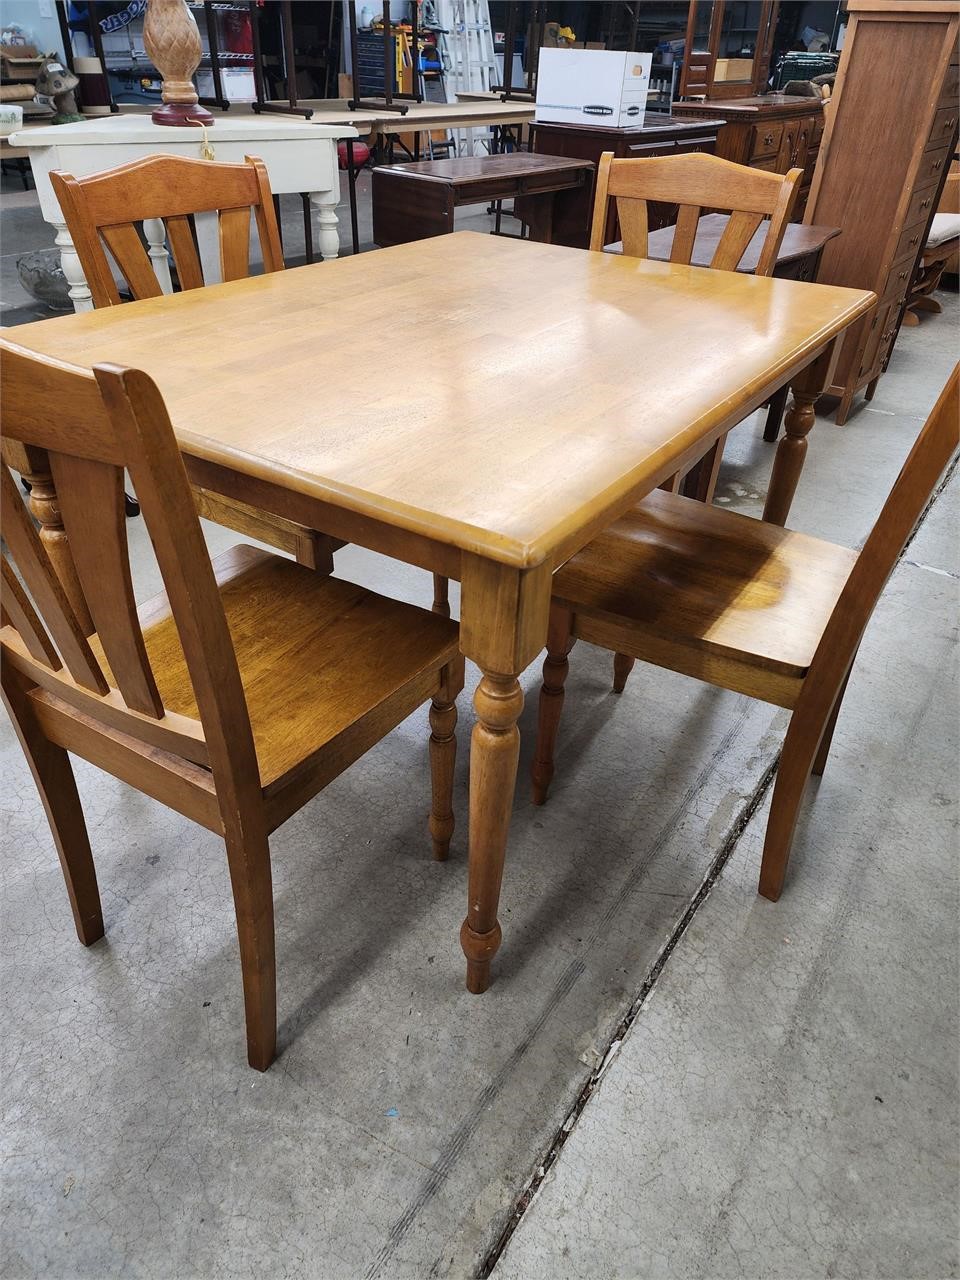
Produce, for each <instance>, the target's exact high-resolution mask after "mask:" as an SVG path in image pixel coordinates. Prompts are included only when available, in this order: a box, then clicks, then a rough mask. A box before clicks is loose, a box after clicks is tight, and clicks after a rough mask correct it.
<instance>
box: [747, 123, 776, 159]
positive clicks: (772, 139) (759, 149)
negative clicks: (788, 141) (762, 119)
mask: <svg viewBox="0 0 960 1280" xmlns="http://www.w3.org/2000/svg"><path fill="white" fill-rule="evenodd" d="M782 138H783V123H782V121H781V122H780V123H779V124H778V123H777V122H776V121H773V122H771V123H770V124H756V125H754V126H753V138H752V141H751V144H750V158H751V160H753V159H757V160H759V159H762V158H763V157H764V156H775V155H776V154H777V152H778V151H779V150H780V141H781V139H782Z"/></svg>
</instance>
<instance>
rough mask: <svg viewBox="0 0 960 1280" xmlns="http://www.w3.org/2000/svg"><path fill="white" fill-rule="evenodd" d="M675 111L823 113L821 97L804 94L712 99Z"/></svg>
mask: <svg viewBox="0 0 960 1280" xmlns="http://www.w3.org/2000/svg"><path fill="white" fill-rule="evenodd" d="M674 110H675V111H677V112H679V113H680V114H681V115H700V114H703V115H705V116H709V115H718V116H723V117H726V116H743V117H745V118H746V119H752V118H754V117H756V116H760V115H764V114H766V115H770V114H771V113H775V112H776V113H780V114H782V115H793V114H797V115H802V114H804V113H807V114H812V113H815V112H819V111H822V110H823V99H822V98H807V97H804V96H803V95H801V94H791V93H761V94H757V95H756V96H755V97H752V98H723V99H719V98H718V99H711V100H710V101H709V102H678V103H676V104H675V105H674Z"/></svg>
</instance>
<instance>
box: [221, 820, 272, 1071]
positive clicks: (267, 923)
mask: <svg viewBox="0 0 960 1280" xmlns="http://www.w3.org/2000/svg"><path fill="white" fill-rule="evenodd" d="M247 817H251V815H243V817H241V816H240V815H238V816H237V820H236V821H235V822H232V823H229V824H228V825H227V830H226V832H225V835H224V839H225V841H226V846H227V861H228V863H229V865H230V883H231V885H232V887H233V902H234V907H235V909H236V913H237V936H238V938H239V940H240V969H241V972H242V974H243V1005H244V1011H245V1014H246V1022H247V1061H248V1062H249V1063H250V1066H251V1067H254V1068H255V1069H256V1070H257V1071H266V1069H267V1068H268V1067H269V1066H270V1064H271V1062H273V1059H274V1058H275V1057H276V1052H277V968H276V956H275V950H274V930H273V878H272V875H271V872H270V845H269V842H268V840H267V836H266V832H265V830H264V827H263V820H262V817H259V816H258V815H252V820H251V821H249V822H247V821H244V819H245V818H247Z"/></svg>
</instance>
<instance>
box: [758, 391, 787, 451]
mask: <svg viewBox="0 0 960 1280" xmlns="http://www.w3.org/2000/svg"><path fill="white" fill-rule="evenodd" d="M789 394H790V384H789V382H788V383H787V384H786V386H783V387H781V388H780V390H779V391H775V392H774V393H773V395H772V396H771V397H770V399H769V400H768V401H767V420H766V422H765V423H764V424H763V438H764V440H766V442H767V443H768V444H776V442H777V440H778V439H779V436H780V428H781V427H782V426H783V412H784V410H785V409H786V407H787V397H788V396H789Z"/></svg>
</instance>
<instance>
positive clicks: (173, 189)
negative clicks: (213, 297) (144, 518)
mask: <svg viewBox="0 0 960 1280" xmlns="http://www.w3.org/2000/svg"><path fill="white" fill-rule="evenodd" d="M50 182H51V184H52V186H53V190H54V194H55V195H56V197H57V200H58V201H59V202H60V208H61V210H62V211H63V216H64V220H65V221H66V224H67V230H68V231H69V232H70V236H71V239H72V240H73V243H74V247H75V248H76V251H77V256H78V257H79V259H80V264H81V266H82V267H83V273H84V275H85V276H86V278H87V284H88V285H89V287H90V293H91V294H92V296H93V305H94V306H95V307H115V306H119V305H120V303H121V302H122V299H121V297H120V290H119V289H118V287H117V283H116V280H115V278H114V274H113V271H112V270H111V267H110V262H109V260H108V257H107V251H109V253H110V256H111V257H112V258H113V260H114V262H115V263H116V265H117V267H118V268H119V270H120V273H121V274H122V276H123V277H124V279H125V280H126V282H127V286H128V288H129V290H130V292H131V293H132V294H133V297H134V298H136V299H140V298H158V297H160V295H161V294H162V293H163V287H162V286H161V283H160V279H159V277H158V275H157V270H156V269H155V263H156V264H158V266H159V270H160V273H161V275H166V276H167V278H169V263H168V259H167V254H166V250H165V249H164V247H163V246H164V240H165V239H166V241H167V242H168V243H169V245H170V251H171V255H172V258H173V263H174V266H175V268H176V275H177V280H178V282H179V286H180V288H181V289H202V288H203V287H204V277H203V266H202V263H201V260H200V254H199V253H198V250H197V241H196V235H195V216H196V215H197V214H200V213H216V214H217V231H218V237H219V249H220V255H219V256H220V274H221V278H222V279H223V280H225V281H226V280H242V279H243V278H244V277H246V276H248V275H249V274H250V225H251V213H252V214H253V217H254V220H255V222H256V227H257V232H258V236H259V240H260V249H261V252H262V255H263V269H264V271H265V272H271V271H282V270H283V251H282V249H281V246H280V232H279V229H278V226H277V216H276V212H275V210H274V206H273V198H272V196H271V193H270V179H269V178H268V176H267V170H266V168H265V166H264V164H263V161H261V160H258V159H256V158H255V157H254V156H247V157H246V163H245V164H219V163H214V162H212V161H210V160H190V159H187V158H185V157H183V156H163V155H157V156H147V157H146V158H145V159H143V160H135V161H133V162H132V163H130V164H125V165H121V166H120V167H119V168H116V169H110V170H108V171H107V172H105V173H94V174H91V175H90V176H89V177H86V178H75V177H73V176H72V175H71V174H69V173H64V172H62V171H60V170H55V171H54V172H53V173H51V174H50ZM139 223H145V224H146V231H145V234H144V236H143V237H141V235H140V232H139V229H138V224H139ZM145 239H146V240H147V241H148V243H149V245H150V248H149V250H148V248H147V247H146V245H145V244H144V240H145ZM205 340H208V341H211V342H215V341H216V334H209V335H208V337H207V339H205ZM265 411H266V410H265ZM225 412H229V406H226V407H225ZM194 492H195V497H196V502H197V508H198V510H199V512H200V514H201V515H202V516H206V517H207V519H209V520H213V521H216V523H218V524H222V525H226V526H227V528H229V529H235V530H237V531H238V532H240V533H243V534H246V535H247V536H248V537H253V538H257V539H259V540H260V541H261V542H267V543H269V544H270V545H271V546H274V547H279V548H280V549H281V550H283V551H287V552H289V553H290V554H291V555H294V556H296V558H297V560H299V562H300V563H301V564H305V565H308V566H309V567H310V568H315V569H321V570H324V571H326V572H330V571H331V569H332V568H333V560H332V556H333V550H334V549H335V548H336V546H338V545H339V544H338V543H336V542H334V541H333V540H332V539H330V538H327V537H325V536H323V535H322V534H318V533H315V532H314V531H313V530H312V529H306V528H304V527H303V526H302V525H298V524H295V523H294V522H293V521H291V520H284V519H282V518H281V517H279V516H273V515H269V514H267V513H266V512H262V511H257V510H256V509H255V508H254V507H250V506H247V505H246V504H245V503H241V502H237V501H235V500H233V499H230V498H225V497H222V496H221V495H219V494H216V493H212V492H211V491H209V490H205V489H199V488H198V489H196V490H195V491H194Z"/></svg>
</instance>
